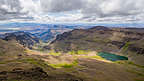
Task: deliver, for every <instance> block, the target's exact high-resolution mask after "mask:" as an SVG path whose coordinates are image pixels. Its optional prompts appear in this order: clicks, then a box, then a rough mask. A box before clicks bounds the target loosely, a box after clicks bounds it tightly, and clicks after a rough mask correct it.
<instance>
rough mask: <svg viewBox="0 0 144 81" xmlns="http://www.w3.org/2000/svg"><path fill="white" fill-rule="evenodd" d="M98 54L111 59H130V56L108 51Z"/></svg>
mask: <svg viewBox="0 0 144 81" xmlns="http://www.w3.org/2000/svg"><path fill="white" fill-rule="evenodd" d="M98 55H99V56H101V57H102V58H105V59H107V60H110V61H118V60H128V57H125V56H120V55H116V54H112V53H107V52H100V53H98Z"/></svg>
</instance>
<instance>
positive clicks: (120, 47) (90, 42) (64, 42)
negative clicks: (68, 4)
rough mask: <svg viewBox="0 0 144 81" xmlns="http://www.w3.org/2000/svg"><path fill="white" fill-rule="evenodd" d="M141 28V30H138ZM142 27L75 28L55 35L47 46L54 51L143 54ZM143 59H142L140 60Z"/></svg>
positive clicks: (143, 35)
mask: <svg viewBox="0 0 144 81" xmlns="http://www.w3.org/2000/svg"><path fill="white" fill-rule="evenodd" d="M138 30H141V31H138ZM142 31H144V29H138V28H135V29H134V28H107V27H103V26H97V27H93V28H90V29H75V30H73V31H70V32H65V33H63V34H60V35H58V36H57V37H56V39H55V40H54V41H52V42H51V44H50V45H49V46H45V48H51V49H54V50H55V51H62V52H68V51H73V50H74V51H78V50H89V51H97V52H110V53H116V54H122V55H126V56H129V55H130V57H131V55H132V56H135V54H136V55H144V46H143V44H144V43H143V38H144V33H143V32H142ZM142 61H143V60H142Z"/></svg>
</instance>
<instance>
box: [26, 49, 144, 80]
mask: <svg viewBox="0 0 144 81" xmlns="http://www.w3.org/2000/svg"><path fill="white" fill-rule="evenodd" d="M28 55H29V56H31V57H33V58H40V59H41V60H43V61H44V63H46V64H47V65H48V66H50V67H52V68H54V69H55V70H51V71H49V70H46V72H47V73H48V74H50V75H53V76H55V77H57V75H61V76H63V75H65V74H68V75H69V76H74V77H77V78H78V79H79V80H72V81H144V67H143V66H140V65H137V64H134V63H132V62H130V61H115V62H112V61H108V60H105V59H104V58H101V57H100V56H98V55H97V53H96V52H90V53H88V54H73V55H70V54H54V53H53V54H52V53H51V54H50V53H42V52H37V51H28ZM70 81H71V80H70Z"/></svg>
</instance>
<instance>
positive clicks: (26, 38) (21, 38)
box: [1, 31, 39, 49]
mask: <svg viewBox="0 0 144 81" xmlns="http://www.w3.org/2000/svg"><path fill="white" fill-rule="evenodd" d="M1 37H2V36H1ZM1 39H3V40H6V41H10V40H16V41H17V42H18V43H20V44H21V45H23V46H25V47H28V48H30V49H31V48H32V46H33V45H34V44H36V43H39V39H38V38H37V37H35V36H34V35H32V34H31V33H28V32H22V31H20V32H14V33H6V34H4V35H3V37H2V38H1Z"/></svg>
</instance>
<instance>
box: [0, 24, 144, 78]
mask: <svg viewBox="0 0 144 81" xmlns="http://www.w3.org/2000/svg"><path fill="white" fill-rule="evenodd" d="M143 31H144V30H143V29H134V28H133V29H132V28H107V27H103V26H97V27H94V28H90V29H75V30H72V31H70V32H65V33H63V34H60V35H57V37H56V39H55V40H54V41H52V42H51V43H50V44H49V45H46V46H44V48H45V49H43V50H34V49H31V48H33V45H34V44H35V43H39V40H38V39H37V38H36V37H35V36H33V34H30V33H26V32H15V33H9V34H5V35H3V36H1V39H0V81H144V65H143V63H144V60H143V58H144V54H143V53H144V52H143V35H144V34H143ZM25 45H26V46H25ZM29 45H30V47H29ZM27 47H28V48H27ZM100 52H101V53H105V54H106V55H113V57H109V58H110V59H111V58H115V59H117V58H119V57H121V58H126V59H124V60H121V59H118V60H114V61H113V60H109V59H105V58H104V57H102V56H100V55H99V53H100ZM106 52H108V53H106ZM110 53H114V54H110ZM115 55H116V56H115ZM118 55H123V56H118ZM124 56H125V57H124ZM127 57H128V58H127Z"/></svg>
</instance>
